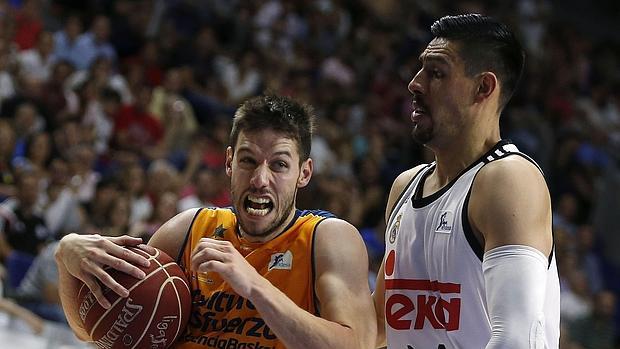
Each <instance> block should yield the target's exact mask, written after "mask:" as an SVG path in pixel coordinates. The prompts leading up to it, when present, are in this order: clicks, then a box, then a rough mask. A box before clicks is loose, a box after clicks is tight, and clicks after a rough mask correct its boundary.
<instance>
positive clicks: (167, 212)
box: [157, 192, 178, 221]
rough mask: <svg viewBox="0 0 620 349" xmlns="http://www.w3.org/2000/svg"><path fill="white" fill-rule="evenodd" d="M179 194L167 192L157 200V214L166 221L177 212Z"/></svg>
mask: <svg viewBox="0 0 620 349" xmlns="http://www.w3.org/2000/svg"><path fill="white" fill-rule="evenodd" d="M177 202H178V196H177V195H176V194H175V193H173V192H165V193H163V194H162V195H161V197H160V198H159V201H158V202H157V216H158V217H159V218H160V219H161V220H162V221H166V220H168V219H170V218H172V217H173V216H174V215H175V214H177Z"/></svg>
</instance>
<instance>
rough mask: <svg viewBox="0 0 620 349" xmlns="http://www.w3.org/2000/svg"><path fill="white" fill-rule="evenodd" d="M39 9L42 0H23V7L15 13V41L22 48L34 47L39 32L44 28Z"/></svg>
mask: <svg viewBox="0 0 620 349" xmlns="http://www.w3.org/2000/svg"><path fill="white" fill-rule="evenodd" d="M39 9H40V0H23V1H22V3H21V8H19V9H18V10H17V13H16V14H15V33H14V36H13V41H15V43H16V44H17V45H18V46H19V49H20V50H27V49H30V48H32V47H34V45H35V42H36V41H37V37H38V36H39V33H40V32H41V31H42V30H43V22H42V20H41V16H40V13H39Z"/></svg>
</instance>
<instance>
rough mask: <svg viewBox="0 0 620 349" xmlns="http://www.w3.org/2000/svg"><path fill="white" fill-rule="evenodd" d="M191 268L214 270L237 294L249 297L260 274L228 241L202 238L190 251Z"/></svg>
mask: <svg viewBox="0 0 620 349" xmlns="http://www.w3.org/2000/svg"><path fill="white" fill-rule="evenodd" d="M192 269H193V270H196V271H198V272H200V273H206V272H216V273H218V274H219V275H220V276H221V277H222V279H224V280H225V281H226V282H227V283H228V284H229V285H230V286H231V287H232V288H233V290H235V292H237V294H238V295H240V296H241V297H244V298H248V299H249V297H250V293H251V291H252V287H254V285H255V282H256V281H257V280H259V278H260V275H259V274H258V272H257V271H256V269H254V267H253V266H252V265H250V263H248V261H246V260H245V258H244V257H243V256H242V255H241V253H239V251H237V249H236V248H235V247H234V246H233V245H232V244H231V243H230V242H229V241H223V240H215V239H210V238H202V239H200V242H199V243H198V245H197V246H196V248H195V249H194V251H193V252H192Z"/></svg>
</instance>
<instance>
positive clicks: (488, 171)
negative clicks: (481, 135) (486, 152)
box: [476, 155, 544, 182]
mask: <svg viewBox="0 0 620 349" xmlns="http://www.w3.org/2000/svg"><path fill="white" fill-rule="evenodd" d="M476 180H477V181H479V182H480V181H484V182H487V181H505V180H508V181H511V180H515V181H519V182H527V181H539V180H544V177H543V173H542V171H541V169H540V168H539V167H538V165H537V164H536V163H535V162H533V161H532V160H530V159H529V158H526V157H523V156H517V155H513V156H506V157H504V158H501V159H498V160H495V161H491V162H490V163H488V164H486V165H484V166H483V167H482V168H481V169H480V171H479V172H478V175H477V176H476Z"/></svg>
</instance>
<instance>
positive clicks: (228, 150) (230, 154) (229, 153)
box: [226, 147, 233, 177]
mask: <svg viewBox="0 0 620 349" xmlns="http://www.w3.org/2000/svg"><path fill="white" fill-rule="evenodd" d="M232 161H233V149H232V147H228V148H226V175H227V176H228V177H230V176H231V175H232Z"/></svg>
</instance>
